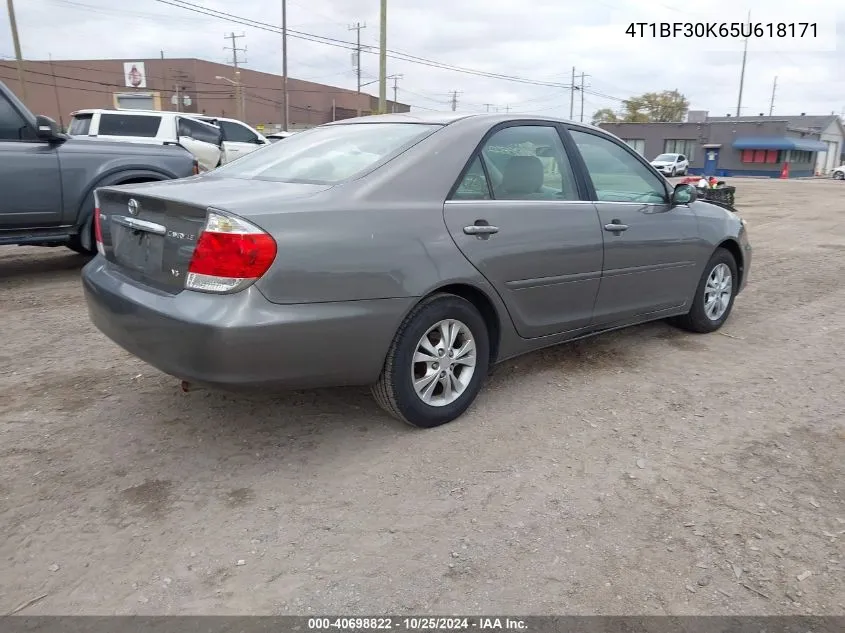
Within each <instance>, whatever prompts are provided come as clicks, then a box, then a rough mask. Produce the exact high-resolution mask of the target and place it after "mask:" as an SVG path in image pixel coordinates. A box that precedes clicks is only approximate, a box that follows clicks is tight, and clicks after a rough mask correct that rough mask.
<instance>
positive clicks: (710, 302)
mask: <svg viewBox="0 0 845 633" xmlns="http://www.w3.org/2000/svg"><path fill="white" fill-rule="evenodd" d="M732 292H733V275H732V274H731V269H730V268H729V267H728V265H727V264H717V265H716V266H714V267H713V270H711V271H710V274H709V275H708V276H707V283H706V284H705V286H704V313H705V314H706V315H707V318H708V319H710V320H711V321H718V320H719V319H721V318H722V316H723V315H724V314H725V311H726V310H727V309H728V306H729V305H730V303H731V293H732Z"/></svg>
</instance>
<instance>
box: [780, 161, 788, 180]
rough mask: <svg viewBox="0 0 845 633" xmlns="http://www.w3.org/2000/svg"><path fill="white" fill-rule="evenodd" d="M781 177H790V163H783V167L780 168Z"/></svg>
mask: <svg viewBox="0 0 845 633" xmlns="http://www.w3.org/2000/svg"><path fill="white" fill-rule="evenodd" d="M780 177H781V179H786V178H789V163H784V164H783V169H781V170H780Z"/></svg>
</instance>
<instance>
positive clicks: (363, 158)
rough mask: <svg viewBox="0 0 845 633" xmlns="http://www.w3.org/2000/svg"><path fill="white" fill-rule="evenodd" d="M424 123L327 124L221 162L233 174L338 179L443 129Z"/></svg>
mask: <svg viewBox="0 0 845 633" xmlns="http://www.w3.org/2000/svg"><path fill="white" fill-rule="evenodd" d="M439 127H440V126H439V125H425V124H419V123H356V124H344V125H327V126H325V127H317V128H313V129H311V130H306V131H305V132H300V133H298V134H294V135H292V136H290V137H289V138H286V139H285V142H284V143H273V144H272V145H268V146H266V148H264V149H262V150H261V151H258V152H252V153H250V154H247V155H245V156H243V157H241V158H239V159H238V160H236V161H233V162H231V163H228V164H227V165H224V166H222V167H218V168H217V169H216V170H215V171H214V173H215V174H221V175H225V176H230V177H233V178H249V179H256V180H275V181H280V182H303V183H315V184H326V185H329V184H336V183H339V182H341V181H343V180H348V179H350V178H354V177H355V176H357V175H359V174H361V173H363V172H365V171H367V170H368V169H370V168H372V167H374V166H376V165H377V164H378V163H381V162H383V161H385V160H389V159H390V158H393V157H394V156H396V155H397V154H399V153H401V152H403V151H405V150H406V149H408V148H409V147H411V146H412V145H414V144H415V143H418V142H419V141H421V140H422V139H423V138H425V137H426V136H428V135H429V134H432V133H433V132H434V131H435V130H437V129H439Z"/></svg>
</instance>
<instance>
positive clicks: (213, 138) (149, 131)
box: [68, 109, 269, 171]
mask: <svg viewBox="0 0 845 633" xmlns="http://www.w3.org/2000/svg"><path fill="white" fill-rule="evenodd" d="M68 133H69V134H70V135H71V136H86V137H88V138H95V139H104V140H111V141H130V142H135V143H154V144H164V143H178V144H179V145H182V146H183V147H185V148H186V149H187V150H189V151H190V152H191V153H192V154H194V156H196V157H197V160H198V161H199V163H200V167H202V169H203V171H210V170H212V169H214V168H216V167H218V166H220V165H225V164H226V163H228V162H229V161H232V160H234V159H235V158H237V157H238V156H242V155H243V154H248V153H250V152H252V151H254V150H256V149H258V148H259V147H262V146H264V145H268V144H269V141H268V140H267V139H266V138H264V136H262V135H261V134H259V133H258V132H257V131H256V130H254V129H252V128H251V127H249V126H248V125H247V124H246V123H243V122H242V121H237V120H235V119H227V118H223V117H209V116H204V115H200V114H194V113H188V112H166V111H159V110H102V109H92V110H78V111H76V112H74V113H73V115H72V119H71V122H70V126H69V127H68Z"/></svg>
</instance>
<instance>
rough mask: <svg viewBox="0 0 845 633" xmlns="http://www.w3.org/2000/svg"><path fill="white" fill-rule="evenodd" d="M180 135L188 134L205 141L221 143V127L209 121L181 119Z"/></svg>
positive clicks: (215, 143)
mask: <svg viewBox="0 0 845 633" xmlns="http://www.w3.org/2000/svg"><path fill="white" fill-rule="evenodd" d="M177 134H178V136H188V137H190V138H192V139H194V140H197V141H202V142H203V143H211V144H212V145H218V144H219V143H220V129H219V128H217V127H215V126H213V125H210V124H208V123H202V122H201V121H194V120H192V119H181V118H180V119H179V127H178V132H177Z"/></svg>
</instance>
